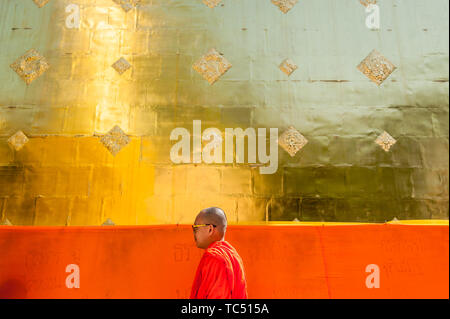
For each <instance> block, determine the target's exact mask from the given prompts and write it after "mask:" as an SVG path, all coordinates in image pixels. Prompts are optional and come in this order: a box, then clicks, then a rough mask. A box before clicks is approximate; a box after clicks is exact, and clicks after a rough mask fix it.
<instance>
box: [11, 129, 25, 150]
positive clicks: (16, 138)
mask: <svg viewBox="0 0 450 319" xmlns="http://www.w3.org/2000/svg"><path fill="white" fill-rule="evenodd" d="M27 142H28V137H27V136H26V135H25V134H23V132H22V131H18V132H17V133H16V134H14V135H13V136H11V137H10V138H9V139H8V144H9V145H11V146H12V147H13V148H14V149H15V150H16V151H20V150H21V149H22V147H23V146H24V145H25V144H26V143H27Z"/></svg>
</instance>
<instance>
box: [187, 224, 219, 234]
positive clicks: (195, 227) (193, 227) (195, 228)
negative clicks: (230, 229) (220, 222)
mask: <svg viewBox="0 0 450 319" xmlns="http://www.w3.org/2000/svg"><path fill="white" fill-rule="evenodd" d="M209 225H212V226H213V227H217V225H214V224H200V225H192V231H194V232H195V231H196V230H197V228H198V227H203V226H209Z"/></svg>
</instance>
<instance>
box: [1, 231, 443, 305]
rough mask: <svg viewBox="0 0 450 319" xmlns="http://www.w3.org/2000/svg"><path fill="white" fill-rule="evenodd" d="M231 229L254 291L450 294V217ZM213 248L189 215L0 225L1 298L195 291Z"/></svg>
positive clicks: (260, 294)
mask: <svg viewBox="0 0 450 319" xmlns="http://www.w3.org/2000/svg"><path fill="white" fill-rule="evenodd" d="M225 239H226V240H227V241H228V242H230V243H232V245H233V246H234V247H235V248H236V250H237V251H238V252H239V255H240V256H241V257H242V260H243V263H244V266H245V275H246V279H247V286H248V297H249V298H250V299H251V298H445V299H448V298H449V268H448V266H449V245H448V243H449V233H448V225H446V226H444V225H442V226H437V225H396V224H362V225H346V226H328V225H326V226H322V225H318V226H303V225H298V226H293V225H286V226H284V225H283V226H280V225H276V226H275V225H262V226H260V225H258V226H253V225H252V226H250V225H229V226H228V228H227V234H226V238H225ZM203 253H204V250H201V249H198V248H197V247H195V243H194V239H193V237H192V230H191V228H190V226H189V225H164V226H163V225H161V226H159V225H155V226H129V227H128V226H127V227H125V226H103V227H36V226H27V227H25V226H23V227H20V226H0V298H189V296H190V291H191V287H192V283H193V280H194V277H195V272H196V269H197V266H198V265H199V262H200V260H201V257H202V255H203ZM70 264H74V265H77V266H78V267H79V271H80V273H79V274H80V288H67V286H66V278H67V277H68V276H69V275H70V273H68V272H66V267H67V265H70ZM370 264H375V265H378V266H379V273H380V287H379V288H367V286H366V279H367V277H368V276H369V275H370V273H367V272H366V267H367V265H370Z"/></svg>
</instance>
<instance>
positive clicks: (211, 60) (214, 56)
mask: <svg viewBox="0 0 450 319" xmlns="http://www.w3.org/2000/svg"><path fill="white" fill-rule="evenodd" d="M192 67H193V69H194V70H195V71H197V72H198V73H200V74H201V75H202V76H203V78H205V80H206V81H208V82H209V84H214V82H216V81H217V80H218V79H219V78H220V77H221V76H222V75H223V74H224V73H225V72H227V71H228V69H230V68H231V67H232V65H231V63H230V62H228V61H227V59H225V58H224V57H223V56H222V55H221V54H219V52H217V51H216V50H215V49H211V50H209V51H208V53H206V54H205V55H204V56H202V57H201V58H200V59H199V60H198V61H197V62H195V63H194V65H193V66H192Z"/></svg>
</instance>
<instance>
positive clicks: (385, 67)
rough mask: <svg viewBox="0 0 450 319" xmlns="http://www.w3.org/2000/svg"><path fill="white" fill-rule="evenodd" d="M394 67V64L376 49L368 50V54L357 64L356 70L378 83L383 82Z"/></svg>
mask: <svg viewBox="0 0 450 319" xmlns="http://www.w3.org/2000/svg"><path fill="white" fill-rule="evenodd" d="M396 68H397V67H396V66H395V65H393V64H392V63H391V62H390V61H389V60H388V59H386V58H385V57H384V56H382V55H381V53H380V52H378V51H377V50H373V51H372V52H370V54H369V55H368V56H367V57H366V58H365V59H364V60H363V61H362V62H361V63H360V64H359V65H358V70H360V71H361V72H362V73H363V74H365V75H366V76H367V77H368V78H369V79H371V80H372V81H373V82H375V83H376V84H378V85H380V84H381V83H383V82H384V80H386V79H387V78H388V76H389V75H390V74H391V73H392V72H394V70H395V69H396Z"/></svg>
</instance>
